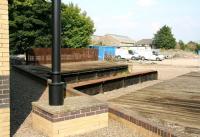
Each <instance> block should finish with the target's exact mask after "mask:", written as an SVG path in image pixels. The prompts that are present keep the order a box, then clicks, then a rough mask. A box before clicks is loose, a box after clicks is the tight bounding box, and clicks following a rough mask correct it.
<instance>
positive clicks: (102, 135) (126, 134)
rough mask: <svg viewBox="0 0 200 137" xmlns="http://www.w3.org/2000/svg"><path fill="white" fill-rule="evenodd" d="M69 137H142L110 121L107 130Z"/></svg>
mask: <svg viewBox="0 0 200 137" xmlns="http://www.w3.org/2000/svg"><path fill="white" fill-rule="evenodd" d="M70 137H142V136H141V135H140V134H138V133H136V132H135V131H134V130H131V129H130V128H127V127H126V126H125V125H123V124H121V123H119V122H117V121H114V120H112V119H110V120H109V123H108V127H107V128H102V129H99V130H97V131H93V132H90V133H87V134H83V135H77V136H70Z"/></svg>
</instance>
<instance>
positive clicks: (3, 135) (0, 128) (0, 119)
mask: <svg viewBox="0 0 200 137" xmlns="http://www.w3.org/2000/svg"><path fill="white" fill-rule="evenodd" d="M9 136H10V109H9V108H1V109H0V137H9Z"/></svg>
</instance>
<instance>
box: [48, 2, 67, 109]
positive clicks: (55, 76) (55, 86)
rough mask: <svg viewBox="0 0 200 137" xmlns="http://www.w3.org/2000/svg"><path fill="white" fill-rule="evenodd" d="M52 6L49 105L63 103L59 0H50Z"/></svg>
mask: <svg viewBox="0 0 200 137" xmlns="http://www.w3.org/2000/svg"><path fill="white" fill-rule="evenodd" d="M52 6H53V47H52V78H51V79H52V83H50V84H49V105H51V106H60V105H63V103H64V83H63V82H61V73H60V70H61V63H60V54H61V52H60V40H61V39H60V35H61V21H60V13H61V0H52Z"/></svg>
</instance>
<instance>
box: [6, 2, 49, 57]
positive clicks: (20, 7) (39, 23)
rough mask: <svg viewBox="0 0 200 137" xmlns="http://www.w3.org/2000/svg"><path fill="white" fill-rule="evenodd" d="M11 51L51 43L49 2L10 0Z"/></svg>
mask: <svg viewBox="0 0 200 137" xmlns="http://www.w3.org/2000/svg"><path fill="white" fill-rule="evenodd" d="M9 18H10V22H9V24H10V48H11V53H13V54H21V53H24V52H25V51H26V50H27V49H28V48H31V47H50V45H51V30H50V28H51V23H50V18H51V4H50V3H48V2H46V1H45V0H10V1H9Z"/></svg>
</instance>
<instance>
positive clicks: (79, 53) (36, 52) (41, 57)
mask: <svg viewBox="0 0 200 137" xmlns="http://www.w3.org/2000/svg"><path fill="white" fill-rule="evenodd" d="M96 60H98V50H97V49H89V48H77V49H75V48H62V49H61V63H67V62H81V61H96ZM26 64H34V65H41V64H51V48H34V49H30V50H28V51H27V52H26Z"/></svg>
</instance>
